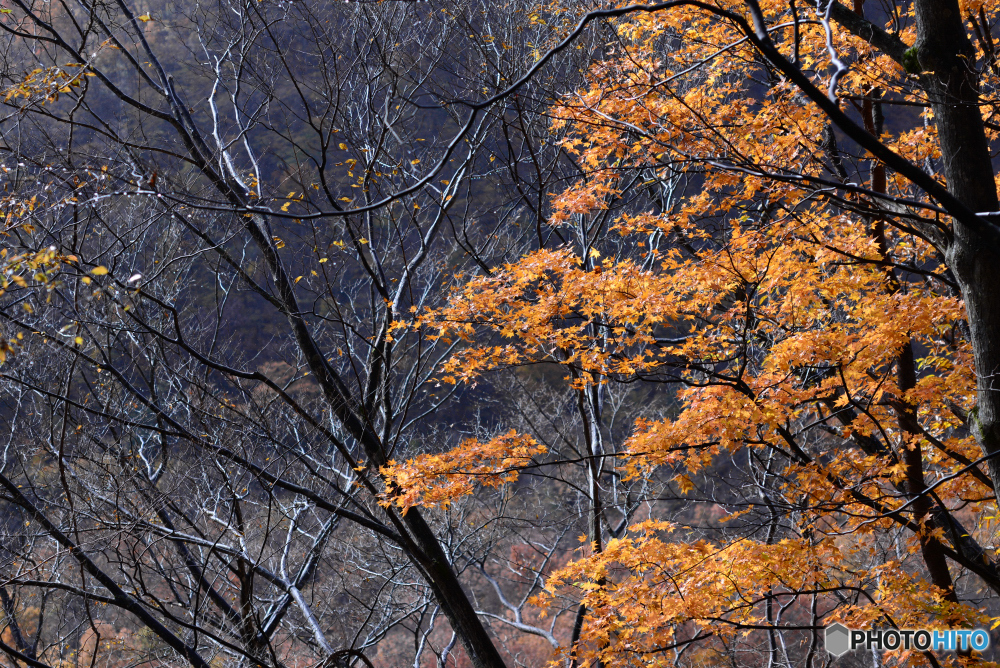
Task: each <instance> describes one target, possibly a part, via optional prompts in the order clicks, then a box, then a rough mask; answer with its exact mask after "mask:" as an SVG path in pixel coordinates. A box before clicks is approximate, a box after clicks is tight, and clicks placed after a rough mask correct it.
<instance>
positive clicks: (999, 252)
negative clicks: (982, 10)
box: [914, 0, 1000, 491]
mask: <svg viewBox="0 0 1000 668" xmlns="http://www.w3.org/2000/svg"><path fill="white" fill-rule="evenodd" d="M914 8H915V10H916V15H917V32H918V37H917V43H916V46H915V48H916V50H917V60H918V62H919V64H920V68H921V69H922V70H923V71H924V74H923V75H922V77H923V80H924V85H925V88H926V90H927V92H928V94H929V96H930V101H931V109H932V110H933V111H934V121H935V123H936V124H937V130H938V143H939V146H940V149H941V164H942V169H943V171H944V176H945V179H946V180H947V185H948V190H949V191H950V192H951V193H952V194H953V195H955V197H956V198H958V199H959V200H960V201H961V202H962V203H964V204H965V205H966V206H968V207H969V208H970V209H972V210H973V211H976V212H985V211H996V210H997V209H998V208H1000V207H998V203H997V193H996V184H995V182H994V180H993V166H992V164H991V161H990V155H989V146H988V143H987V141H986V132H985V130H984V126H983V119H982V115H981V113H980V111H979V107H978V106H977V105H978V102H979V88H978V83H977V80H976V74H975V72H974V71H973V70H972V69H971V64H972V63H973V62H975V52H974V51H973V47H972V43H971V42H970V41H969V38H968V35H967V34H966V31H965V26H964V24H963V22H962V16H961V10H960V9H959V6H958V2H957V0H917V1H916V3H915V4H914ZM985 222H986V221H984V223H985ZM953 229H954V237H953V240H952V242H951V245H950V247H949V248H948V249H947V260H948V265H949V268H950V269H951V270H952V272H954V274H955V277H956V279H957V280H958V283H959V286H960V288H961V291H962V297H963V298H964V299H965V308H966V312H967V314H968V322H969V329H970V332H971V338H972V346H973V351H974V355H975V367H976V378H977V388H976V390H977V394H976V409H975V410H974V411H972V412H971V413H970V422H971V424H970V427H971V429H972V432H973V434H974V435H975V437H976V440H977V441H978V442H979V445H980V446H981V447H982V449H983V453H984V454H988V455H992V454H995V453H1000V391H998V390H1000V383H998V382H997V381H996V380H995V376H996V374H997V373H1000V234H998V233H997V232H996V229H995V228H994V227H992V226H991V225H987V224H984V225H982V226H978V227H976V228H972V227H970V226H969V225H967V224H964V223H962V222H960V221H958V220H955V221H954V228H953ZM995 386H996V387H995ZM989 471H990V477H991V478H992V480H993V488H994V490H995V491H1000V457H998V458H995V459H991V460H989Z"/></svg>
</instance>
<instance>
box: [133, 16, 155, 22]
mask: <svg viewBox="0 0 1000 668" xmlns="http://www.w3.org/2000/svg"><path fill="white" fill-rule="evenodd" d="M136 18H137V19H139V20H140V21H142V22H143V23H145V22H146V21H152V20H153V17H152V16H150V15H149V14H143V15H142V16H137V17H136Z"/></svg>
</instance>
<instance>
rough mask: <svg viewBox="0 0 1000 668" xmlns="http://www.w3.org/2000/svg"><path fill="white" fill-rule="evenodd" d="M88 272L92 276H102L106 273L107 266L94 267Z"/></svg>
mask: <svg viewBox="0 0 1000 668" xmlns="http://www.w3.org/2000/svg"><path fill="white" fill-rule="evenodd" d="M90 273H92V274H93V275H94V276H104V275H105V274H107V273H108V268H107V267H104V266H100V267H94V268H93V269H91V270H90Z"/></svg>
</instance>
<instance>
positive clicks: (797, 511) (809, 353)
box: [397, 0, 1000, 665]
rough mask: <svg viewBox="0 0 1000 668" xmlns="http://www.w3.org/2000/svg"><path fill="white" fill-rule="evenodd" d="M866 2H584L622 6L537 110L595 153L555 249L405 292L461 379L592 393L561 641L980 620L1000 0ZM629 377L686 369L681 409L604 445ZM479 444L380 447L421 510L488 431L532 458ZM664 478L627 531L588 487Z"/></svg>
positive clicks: (621, 648)
mask: <svg viewBox="0 0 1000 668" xmlns="http://www.w3.org/2000/svg"><path fill="white" fill-rule="evenodd" d="M865 9H866V8H865V7H864V6H863V4H862V3H856V4H855V6H854V8H853V9H848V8H846V7H844V6H842V5H840V4H838V3H835V2H832V3H820V5H819V6H818V7H816V8H815V9H810V10H808V11H807V10H805V9H802V8H797V7H796V6H795V3H787V4H784V3H760V4H758V3H757V2H754V1H753V0H750V1H748V2H745V3H737V4H736V5H732V6H731V5H728V4H725V3H721V4H712V3H698V2H665V3H660V4H655V5H643V6H632V7H624V8H621V9H613V10H608V11H604V12H595V13H592V14H588V15H587V16H585V17H584V18H583V20H582V22H581V26H582V25H583V24H584V23H586V22H588V21H591V20H593V19H595V18H598V17H609V18H618V19H619V20H618V21H617V23H616V29H617V40H613V41H612V42H611V43H609V45H608V46H609V47H613V48H610V49H608V52H607V53H606V54H605V56H604V57H603V58H602V59H600V60H599V61H598V62H597V63H595V65H594V66H593V67H592V68H591V70H590V74H589V81H588V84H587V85H586V86H584V87H582V88H581V89H580V90H578V91H577V92H575V93H574V94H572V95H568V96H566V97H565V98H564V100H563V102H562V104H561V105H559V106H558V107H557V108H556V110H555V112H554V115H555V117H556V119H557V120H556V122H555V127H557V128H562V129H566V128H568V139H567V140H566V141H565V142H564V144H563V146H564V147H565V148H566V149H567V151H568V152H569V153H570V154H571V155H573V156H574V158H575V160H576V162H577V164H579V165H582V166H583V169H584V170H585V171H586V174H585V175H583V176H582V177H581V178H579V179H578V181H577V182H576V183H575V184H574V185H573V186H572V187H570V188H569V189H567V190H565V191H564V192H563V193H562V194H561V195H560V196H559V198H558V200H557V201H556V203H555V208H554V213H553V215H552V218H551V222H552V223H553V224H554V225H556V226H557V228H558V229H563V230H566V231H567V237H568V239H569V242H568V243H567V244H566V245H564V246H562V247H550V248H541V249H539V250H538V251H536V252H534V253H532V254H530V255H529V256H527V257H525V258H524V259H523V260H521V261H519V262H516V263H511V264H510V265H508V266H506V267H504V269H503V270H502V271H498V272H495V273H493V274H492V275H490V276H484V277H479V278H476V279H474V280H472V281H470V282H469V283H468V284H467V286H466V287H465V288H464V289H463V290H462V291H461V292H460V293H458V294H457V295H456V297H454V298H453V299H452V302H451V304H450V305H449V306H447V307H446V308H443V309H437V310H432V311H430V312H428V313H427V314H426V315H425V322H426V325H427V326H429V327H432V328H434V329H435V331H437V332H438V333H439V334H440V335H441V336H443V337H450V338H456V337H458V338H463V339H465V340H467V341H469V342H470V343H471V344H472V345H470V346H469V347H467V348H466V349H464V350H462V351H460V352H458V353H457V354H456V355H455V356H454V357H453V358H452V360H451V361H449V362H448V363H446V365H445V368H446V371H447V372H448V373H449V374H450V376H448V377H447V378H448V379H449V380H451V381H452V382H458V381H467V380H470V379H474V378H476V377H478V376H480V375H481V374H483V373H486V372H488V371H489V370H492V369H496V368H500V367H505V366H508V365H524V364H536V363H549V364H557V365H561V366H562V367H563V368H564V369H565V370H566V376H565V378H566V381H567V387H568V388H569V389H571V390H573V391H576V392H578V393H579V398H580V406H581V411H582V412H583V413H584V414H586V415H588V416H593V418H592V420H593V422H592V426H589V427H586V428H585V429H584V432H585V433H584V436H585V440H586V443H587V444H588V450H587V452H586V453H585V456H584V458H585V459H586V460H587V461H588V462H589V463H590V465H591V469H592V474H591V478H592V480H594V481H595V482H594V484H593V485H592V487H591V488H590V498H591V510H592V516H593V527H592V530H591V533H590V536H589V542H590V544H591V550H590V555H589V556H587V557H586V558H582V559H578V560H576V561H575V562H573V563H570V564H568V565H567V566H565V567H563V568H562V569H559V570H557V571H556V572H555V573H554V574H553V575H552V576H551V577H550V578H549V579H548V584H547V589H548V592H549V593H548V595H547V597H548V598H546V597H543V600H542V601H541V602H542V603H543V605H544V604H545V603H546V601H547V600H552V597H553V596H558V595H560V594H569V595H571V596H575V597H576V598H577V599H578V600H580V602H581V610H583V609H586V610H587V611H588V612H587V614H586V620H587V621H586V624H584V626H583V630H582V635H581V636H580V642H579V644H574V645H571V646H569V647H567V648H566V649H567V651H568V652H569V653H570V656H571V657H572V661H574V662H579V663H580V664H581V665H586V664H587V662H588V661H589V662H591V664H592V665H633V664H636V665H639V664H643V665H645V664H648V665H661V664H662V663H664V662H670V661H671V660H672V661H673V662H677V663H683V662H684V661H686V660H689V659H688V658H687V657H686V656H685V654H686V653H689V652H690V653H692V654H693V653H695V652H696V651H698V650H692V647H703V649H702V650H701V651H702V652H709V653H712V652H727V653H729V654H730V657H731V658H732V657H733V656H735V654H733V653H734V652H736V653H737V654H738V649H737V648H736V645H737V644H738V643H739V642H740V639H741V638H742V637H743V634H742V632H750V631H753V630H759V631H761V633H759V634H750V635H749V638H750V641H749V642H750V643H751V644H753V643H756V642H757V641H758V640H760V641H761V642H763V643H765V652H766V654H767V655H768V656H769V658H768V661H769V662H771V663H779V664H784V663H788V662H789V661H792V662H793V663H803V664H804V665H812V664H813V663H814V662H815V661H818V660H822V659H821V658H820V655H819V654H818V652H819V651H820V649H821V646H820V645H819V634H818V630H819V629H820V628H821V627H822V624H823V623H827V622H829V621H832V620H842V621H847V622H850V623H851V624H853V625H855V626H867V625H871V624H889V625H894V626H898V627H899V628H916V627H926V626H930V627H937V626H946V627H947V626H955V625H972V624H984V623H987V622H989V621H991V620H992V619H993V617H992V615H995V614H996V609H995V604H993V603H990V604H988V605H987V604H986V601H991V600H993V599H994V598H995V594H996V593H997V592H998V591H1000V589H998V586H1000V580H998V578H997V570H996V569H997V566H996V563H995V561H994V559H993V557H992V556H990V554H989V553H988V552H987V551H986V549H985V548H984V547H983V545H984V544H987V545H988V544H992V543H993V542H994V539H993V538H994V531H995V528H994V527H993V524H992V522H993V521H994V519H995V508H996V500H995V499H996V491H997V489H1000V487H998V485H997V481H998V478H997V474H996V465H997V462H996V459H995V457H994V455H995V453H996V447H995V445H994V444H993V439H994V436H993V435H992V434H993V432H994V429H995V427H994V422H993V421H994V418H993V417H992V416H993V415H994V414H995V413H994V411H995V408H993V405H994V402H995V401H996V400H997V397H996V394H995V392H993V390H992V387H993V381H992V378H993V377H994V375H995V373H996V371H997V369H998V363H997V360H996V359H995V358H994V357H993V355H994V353H993V352H992V350H993V347H994V346H995V345H996V341H997V340H1000V339H998V336H1000V330H998V329H997V328H996V327H995V325H994V324H992V323H993V321H992V318H993V317H994V316H993V314H995V313H996V312H997V309H996V305H995V304H994V303H993V300H994V299H996V298H997V291H996V290H995V289H994V288H993V287H992V286H993V285H994V284H995V280H993V278H992V274H991V272H992V271H994V270H995V267H996V266H997V263H996V260H995V259H994V258H993V253H994V252H995V251H994V249H995V247H996V243H995V235H996V233H997V228H996V227H995V222H996V221H995V218H996V216H997V215H1000V214H998V212H997V200H996V186H995V170H994V169H993V168H992V166H991V163H990V147H991V142H992V141H993V140H994V139H995V137H994V132H995V131H996V126H994V125H993V124H991V123H989V122H987V121H984V119H983V115H982V113H981V111H980V109H983V108H989V109H991V110H992V109H993V105H995V101H994V100H992V99H991V98H989V97H988V94H990V93H992V91H993V90H994V89H995V85H996V83H995V79H994V77H995V76H996V75H997V72H996V69H995V65H994V62H995V55H994V47H993V46H992V44H993V38H992V36H991V34H990V33H991V25H992V24H991V21H992V20H993V19H992V16H993V14H992V10H991V8H990V7H989V6H988V5H986V4H983V3H977V4H976V5H974V6H973V5H969V6H963V7H961V8H960V7H959V4H958V3H949V2H937V1H929V2H922V1H920V0H918V1H917V2H915V3H913V5H912V7H911V6H910V5H908V4H896V5H885V4H884V5H880V6H879V7H874V8H868V11H869V12H870V13H871V16H870V18H871V20H869V19H867V18H865ZM914 17H915V25H914ZM574 34H576V33H574ZM969 34H973V35H975V36H976V39H977V41H978V44H979V47H980V48H979V51H978V53H977V52H976V51H975V50H974V49H973V46H972V43H971V41H970V39H969V37H968V35H969ZM695 35H696V36H697V38H694V37H693V36H695ZM572 37H573V35H571V36H570V38H569V39H572ZM910 45H912V46H910ZM846 63H850V67H848V65H847V64H846ZM824 70H826V71H827V72H829V71H831V70H832V74H830V75H829V76H826V75H825V73H824ZM921 109H922V110H923V111H920V110H921ZM887 110H892V111H887ZM991 113H992V112H991ZM932 120H933V123H931V122H930V121H932ZM487 335H491V336H495V337H497V338H499V339H500V341H498V342H496V343H493V344H486V345H484V343H485V342H484V341H483V340H482V338H481V337H483V336H487ZM644 383H649V384H661V383H673V384H676V385H677V386H678V387H679V388H680V389H679V390H678V395H677V396H678V398H679V400H680V402H681V405H680V410H679V412H678V413H677V414H675V415H670V416H668V417H667V418H666V419H659V420H652V419H645V420H639V421H638V422H637V423H636V428H635V431H634V433H633V434H631V435H630V436H629V437H628V438H627V439H624V441H623V442H618V443H615V442H614V440H613V439H609V438H607V435H608V434H609V431H608V427H607V426H606V425H605V426H601V408H602V405H601V399H600V397H601V393H602V392H604V391H606V390H605V388H607V387H609V386H613V385H615V384H623V385H628V384H632V385H636V384H644ZM602 435H603V436H602ZM505 438H506V442H507V443H519V444H520V442H519V441H518V440H517V439H516V438H514V437H513V436H509V437H505ZM606 441H611V443H612V446H613V447H611V448H608V447H607V446H606V445H605V442H606ZM498 446H502V443H500V442H494V443H493V444H491V446H490V447H489V448H487V449H485V450H484V449H468V448H466V449H460V450H457V451H454V452H453V453H452V454H451V455H449V456H447V457H440V456H433V457H432V456H424V457H418V458H415V459H414V460H412V461H410V462H407V463H405V464H403V465H400V466H397V470H398V473H397V475H398V476H399V479H401V480H402V479H403V476H406V478H405V480H406V482H407V484H408V486H409V489H410V492H409V494H408V495H406V496H403V497H399V500H400V501H401V502H403V503H420V502H423V503H440V502H441V500H442V499H441V496H440V494H441V492H442V491H444V492H447V491H449V490H448V486H450V487H451V488H452V489H454V488H456V487H459V488H460V485H459V483H458V481H459V480H461V476H463V475H470V474H471V475H481V472H480V470H479V468H478V467H479V466H482V465H483V464H482V463H481V462H480V458H482V457H483V453H484V452H485V453H487V454H488V455H489V459H488V460H487V466H490V465H492V466H494V467H496V466H499V467H500V470H504V471H507V470H510V469H511V468H515V467H517V466H518V465H519V464H520V465H521V466H523V463H519V462H517V461H511V460H510V459H504V457H505V456H506V457H509V456H510V455H514V456H515V457H518V456H520V457H523V456H525V455H526V454H528V453H526V452H524V451H523V450H517V449H514V450H509V451H508V450H505V449H504V448H502V447H500V448H499V451H496V448H497V447H498ZM520 447H523V445H520ZM556 463H557V462H555V461H553V462H549V463H548V464H547V465H555V464H556ZM660 476H666V477H667V478H668V479H670V478H672V490H673V491H672V493H668V494H657V495H655V496H649V495H647V496H645V498H644V501H645V505H644V510H643V511H642V512H641V513H639V515H638V517H639V518H641V519H642V520H643V521H640V522H637V523H635V524H634V526H632V527H631V528H630V532H629V534H628V535H627V536H622V535H621V528H620V526H616V525H618V521H617V519H615V520H612V518H611V517H608V515H607V514H606V513H605V512H604V498H605V497H609V496H617V490H618V486H619V485H620V484H622V483H623V482H624V483H629V482H631V483H632V484H635V483H637V482H647V483H648V482H649V481H652V480H656V479H657V478H658V477H660ZM441 480H447V485H442V484H441V483H440V481H441ZM421 495H423V496H421ZM671 500H672V504H668V503H666V502H667V501H671ZM685 501H686V502H687V503H689V504H693V508H692V509H690V510H687V511H679V510H678V506H677V504H679V503H681V502H685ZM706 506H707V507H706ZM713 507H714V508H719V509H724V510H725V511H726V512H725V513H724V514H725V517H723V518H721V519H720V518H719V517H718V515H717V514H716V516H715V517H712V508H713ZM720 507H721V508H720ZM699 510H701V511H702V512H698V511H699ZM621 516H623V517H625V518H626V520H625V523H628V517H629V513H628V512H624V513H622V515H621ZM681 527H684V528H685V530H683V531H681V530H679V529H680V528H681ZM608 537H610V538H611V540H610V541H608V542H607V543H606V544H605V540H606V539H607V538H608ZM925 583H928V584H929V586H928V584H925ZM790 628H791V629H800V630H806V631H808V630H810V629H811V630H812V633H805V634H802V633H799V634H798V635H795V634H794V633H793V634H792V635H789V633H788V632H787V631H785V630H784V629H790ZM664 655H667V656H669V657H670V659H665V658H664ZM688 656H690V654H688ZM908 658H909V657H908V656H907V654H906V653H903V654H902V655H899V656H898V660H899V661H906V660H908ZM926 659H927V661H930V662H931V663H932V664H934V663H937V662H940V661H947V660H949V659H948V658H946V657H941V656H938V657H937V658H935V657H933V656H931V655H930V654H929V653H928V655H927V657H926ZM951 659H952V660H953V659H954V656H952V657H951ZM690 660H691V661H697V659H694V658H691V659H690Z"/></svg>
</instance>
